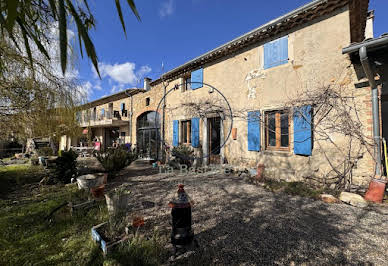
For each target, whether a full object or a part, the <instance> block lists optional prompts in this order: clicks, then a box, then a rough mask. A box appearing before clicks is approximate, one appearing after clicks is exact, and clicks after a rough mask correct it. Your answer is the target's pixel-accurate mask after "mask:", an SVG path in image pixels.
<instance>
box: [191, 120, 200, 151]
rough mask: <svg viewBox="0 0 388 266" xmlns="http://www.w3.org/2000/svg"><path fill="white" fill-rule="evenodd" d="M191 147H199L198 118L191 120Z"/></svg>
mask: <svg viewBox="0 0 388 266" xmlns="http://www.w3.org/2000/svg"><path fill="white" fill-rule="evenodd" d="M191 146H193V147H194V148H198V147H199V118H192V119H191Z"/></svg>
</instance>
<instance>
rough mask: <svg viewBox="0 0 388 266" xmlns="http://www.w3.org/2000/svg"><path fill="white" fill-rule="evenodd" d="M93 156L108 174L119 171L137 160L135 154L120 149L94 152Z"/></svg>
mask: <svg viewBox="0 0 388 266" xmlns="http://www.w3.org/2000/svg"><path fill="white" fill-rule="evenodd" d="M95 156H96V158H97V160H98V161H99V162H100V163H101V165H102V167H104V169H105V171H107V172H109V173H111V172H117V171H120V170H121V169H123V168H124V167H126V166H128V165H130V164H131V163H132V162H133V161H134V160H136V158H137V154H136V153H134V152H132V151H130V150H128V149H125V148H122V147H119V148H116V149H108V150H106V151H96V152H95Z"/></svg>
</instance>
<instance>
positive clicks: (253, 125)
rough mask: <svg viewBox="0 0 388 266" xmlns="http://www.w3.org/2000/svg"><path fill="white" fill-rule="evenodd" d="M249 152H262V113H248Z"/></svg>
mask: <svg viewBox="0 0 388 266" xmlns="http://www.w3.org/2000/svg"><path fill="white" fill-rule="evenodd" d="M248 151H260V111H253V112H248Z"/></svg>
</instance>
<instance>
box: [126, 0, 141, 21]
mask: <svg viewBox="0 0 388 266" xmlns="http://www.w3.org/2000/svg"><path fill="white" fill-rule="evenodd" d="M127 2H128V5H129V6H130V7H131V9H132V12H133V14H134V15H135V16H136V18H137V19H138V20H139V21H141V19H140V15H139V12H137V8H136V5H135V2H134V1H133V0H127Z"/></svg>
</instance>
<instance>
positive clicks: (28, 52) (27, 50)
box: [17, 20, 34, 71]
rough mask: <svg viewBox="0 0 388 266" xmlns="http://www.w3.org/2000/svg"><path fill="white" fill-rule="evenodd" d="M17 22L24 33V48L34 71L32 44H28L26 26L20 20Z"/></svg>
mask: <svg viewBox="0 0 388 266" xmlns="http://www.w3.org/2000/svg"><path fill="white" fill-rule="evenodd" d="M17 22H18V24H19V26H20V29H21V31H22V36H23V40H24V47H25V48H26V52H27V56H28V59H29V61H30V65H31V69H32V71H33V70H34V67H33V61H32V53H31V48H30V44H29V42H28V36H27V31H26V29H25V28H24V25H23V24H22V23H21V22H20V21H19V20H18V21H17Z"/></svg>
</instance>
